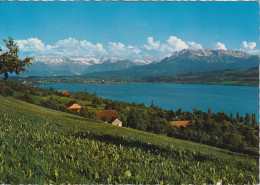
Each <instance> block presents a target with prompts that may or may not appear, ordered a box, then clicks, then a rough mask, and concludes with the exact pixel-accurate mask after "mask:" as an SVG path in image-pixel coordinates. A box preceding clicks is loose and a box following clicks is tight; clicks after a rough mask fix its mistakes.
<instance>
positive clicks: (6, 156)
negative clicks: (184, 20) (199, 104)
mask: <svg viewBox="0 0 260 185" xmlns="http://www.w3.org/2000/svg"><path fill="white" fill-rule="evenodd" d="M0 135H1V137H0V143H1V146H0V147H1V150H0V163H1V165H0V177H1V179H0V182H1V183H13V184H17V183H26V184H28V183H34V184H36V183H39V184H47V183H59V184H60V183H103V184H109V183H113V184H117V183H133V184H134V183H138V184H140V183H151V184H155V183H156V184H159V183H160V184H162V183H171V184H173V183H174V184H181V183H185V184H190V183H193V184H203V183H208V184H212V183H216V182H222V183H224V184H227V183H232V184H233V183H237V184H256V183H259V182H258V172H259V171H258V160H256V159H254V158H252V157H250V156H247V155H244V154H237V153H233V152H229V151H227V150H222V149H218V148H214V147H210V146H206V145H202V144H197V143H193V142H189V141H183V140H178V139H174V138H169V137H165V136H160V135H156V134H151V133H146V132H142V131H138V130H134V129H130V128H120V127H117V126H112V125H110V124H106V123H100V122H96V121H93V120H89V119H86V118H83V117H80V116H77V115H73V114H68V113H64V112H60V111H55V110H52V109H47V108H43V107H39V106H36V105H32V104H29V103H26V102H22V101H20V100H15V99H12V98H10V97H2V96H0Z"/></svg>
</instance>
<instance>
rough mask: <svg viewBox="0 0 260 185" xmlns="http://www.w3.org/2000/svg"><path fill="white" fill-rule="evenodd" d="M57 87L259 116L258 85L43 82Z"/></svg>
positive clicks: (164, 105)
mask: <svg viewBox="0 0 260 185" xmlns="http://www.w3.org/2000/svg"><path fill="white" fill-rule="evenodd" d="M40 87H42V88H50V87H53V88H54V89H56V90H67V91H69V92H71V91H73V92H77V91H83V92H84V91H85V89H86V91H87V92H90V93H94V92H96V93H97V94H98V96H100V97H102V98H107V99H111V100H119V101H123V102H130V103H131V102H136V103H144V104H145V105H146V106H150V105H151V101H152V100H153V101H154V104H155V105H158V106H159V107H162V108H164V109H167V110H170V109H173V110H174V111H176V110H177V109H179V108H181V109H182V111H190V112H192V111H193V108H196V109H200V110H202V111H205V112H207V111H208V108H209V107H210V108H211V111H212V112H215V113H217V112H222V111H224V112H225V113H227V114H228V115H229V114H230V113H231V112H232V113H233V115H234V117H236V112H239V114H240V116H244V117H245V115H246V113H249V114H252V113H255V114H256V117H257V120H258V119H259V111H258V109H259V99H258V98H259V97H258V96H259V89H258V87H245V86H222V85H189V84H55V85H43V86H40Z"/></svg>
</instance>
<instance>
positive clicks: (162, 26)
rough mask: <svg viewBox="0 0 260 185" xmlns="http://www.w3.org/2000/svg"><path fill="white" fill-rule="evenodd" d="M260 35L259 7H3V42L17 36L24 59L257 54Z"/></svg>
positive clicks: (251, 4) (98, 4)
mask: <svg viewBox="0 0 260 185" xmlns="http://www.w3.org/2000/svg"><path fill="white" fill-rule="evenodd" d="M258 35H259V4H258V2H0V39H3V38H7V37H8V36H11V37H13V38H14V39H15V40H16V41H17V43H18V45H19V47H20V51H21V54H22V55H24V56H25V55H29V56H35V55H52V56H86V57H104V56H108V57H117V58H138V57H141V56H143V55H151V56H153V57H155V58H158V57H165V56H168V55H170V54H171V53H172V52H173V51H178V50H181V49H185V48H203V49H205V48H212V49H237V50H243V51H245V52H248V53H251V54H256V53H257V52H258V51H257V50H258V48H259V46H258V40H259V36H258ZM0 45H2V46H3V45H4V44H3V42H0Z"/></svg>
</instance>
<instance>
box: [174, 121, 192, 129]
mask: <svg viewBox="0 0 260 185" xmlns="http://www.w3.org/2000/svg"><path fill="white" fill-rule="evenodd" d="M169 123H170V125H172V126H176V127H179V128H180V127H187V125H189V124H190V123H194V121H191V120H189V121H170V122H169Z"/></svg>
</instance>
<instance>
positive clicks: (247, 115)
mask: <svg viewBox="0 0 260 185" xmlns="http://www.w3.org/2000/svg"><path fill="white" fill-rule="evenodd" d="M250 121H251V117H250V115H249V114H248V113H246V117H245V122H246V124H249V123H250Z"/></svg>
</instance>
